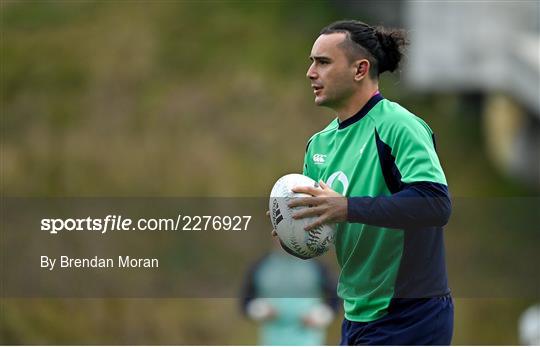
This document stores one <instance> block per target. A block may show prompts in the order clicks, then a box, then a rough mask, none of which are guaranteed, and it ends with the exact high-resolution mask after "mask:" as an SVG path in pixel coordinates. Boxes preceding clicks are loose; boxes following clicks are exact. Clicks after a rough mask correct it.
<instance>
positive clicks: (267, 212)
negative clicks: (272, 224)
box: [266, 211, 278, 237]
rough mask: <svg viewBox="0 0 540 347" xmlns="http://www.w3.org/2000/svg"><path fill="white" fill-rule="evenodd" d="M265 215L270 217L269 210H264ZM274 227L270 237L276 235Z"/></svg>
mask: <svg viewBox="0 0 540 347" xmlns="http://www.w3.org/2000/svg"><path fill="white" fill-rule="evenodd" d="M266 216H268V217H270V211H266ZM277 236H278V235H277V232H276V229H272V237H277Z"/></svg>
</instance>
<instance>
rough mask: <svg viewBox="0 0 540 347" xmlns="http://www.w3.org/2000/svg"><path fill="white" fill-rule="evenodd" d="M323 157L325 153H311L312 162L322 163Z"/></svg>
mask: <svg viewBox="0 0 540 347" xmlns="http://www.w3.org/2000/svg"><path fill="white" fill-rule="evenodd" d="M324 158H326V154H314V155H313V162H314V163H315V164H322V163H324V160H325V159H324Z"/></svg>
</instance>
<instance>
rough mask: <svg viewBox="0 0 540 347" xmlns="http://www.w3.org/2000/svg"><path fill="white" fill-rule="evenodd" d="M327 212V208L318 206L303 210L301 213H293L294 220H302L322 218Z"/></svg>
mask: <svg viewBox="0 0 540 347" xmlns="http://www.w3.org/2000/svg"><path fill="white" fill-rule="evenodd" d="M324 211H325V208H324V207H322V206H316V207H310V208H303V209H301V210H299V211H296V212H295V213H293V215H292V217H293V218H294V219H302V218H306V217H315V216H320V215H321V214H323V213H324Z"/></svg>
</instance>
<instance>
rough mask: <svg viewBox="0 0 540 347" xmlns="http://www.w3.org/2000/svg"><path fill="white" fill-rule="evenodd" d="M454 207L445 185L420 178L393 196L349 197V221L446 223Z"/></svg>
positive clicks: (401, 225) (394, 224)
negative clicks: (420, 180) (423, 180)
mask: <svg viewBox="0 0 540 347" xmlns="http://www.w3.org/2000/svg"><path fill="white" fill-rule="evenodd" d="M451 210H452V207H451V202H450V196H449V193H448V188H447V187H446V186H445V185H443V184H436V183H431V182H418V183H414V184H410V185H407V186H406V187H405V189H403V190H402V191H400V192H398V193H395V194H393V195H390V196H379V197H349V198H348V207H347V221H348V222H352V223H363V224H368V225H375V226H381V227H388V228H395V229H405V228H417V227H429V226H443V225H445V224H446V223H447V222H448V219H449V218H450V213H451Z"/></svg>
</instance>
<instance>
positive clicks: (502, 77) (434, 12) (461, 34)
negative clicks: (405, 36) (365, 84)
mask: <svg viewBox="0 0 540 347" xmlns="http://www.w3.org/2000/svg"><path fill="white" fill-rule="evenodd" d="M404 11H405V13H404V15H405V16H404V18H405V27H407V28H408V30H409V37H410V39H411V46H410V47H409V51H408V59H407V60H408V62H407V67H406V70H405V71H404V75H405V81H406V82H407V83H408V84H409V86H410V87H411V88H415V89H418V90H423V91H430V92H445V91H450V92H462V93H467V92H480V93H484V94H485V95H486V96H487V100H486V105H485V106H486V107H485V112H484V114H483V116H484V125H485V133H486V141H487V145H488V148H489V150H490V154H491V157H492V159H493V160H494V161H495V163H496V164H498V165H499V167H500V168H501V169H503V170H504V171H505V172H507V173H509V174H511V175H513V176H514V177H516V178H519V179H522V180H523V181H526V182H529V183H531V184H533V185H536V186H540V2H539V1H507V2H495V1H482V2H481V1H471V2H464V1H439V2H438V1H409V2H407V5H406V6H405V8H404Z"/></svg>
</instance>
